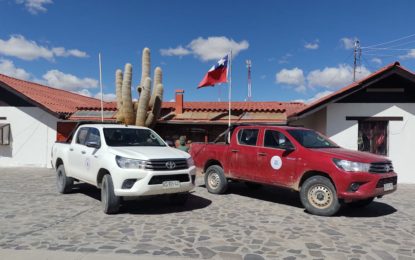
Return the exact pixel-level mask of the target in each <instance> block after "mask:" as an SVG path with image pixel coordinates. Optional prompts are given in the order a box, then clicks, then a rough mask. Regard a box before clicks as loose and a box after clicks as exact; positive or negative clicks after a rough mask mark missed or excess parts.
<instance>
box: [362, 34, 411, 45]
mask: <svg viewBox="0 0 415 260" xmlns="http://www.w3.org/2000/svg"><path fill="white" fill-rule="evenodd" d="M413 36H415V34H411V35H408V36H405V37H401V38H399V39H396V40H392V41H388V42H384V43H378V44H374V45H370V46H366V47H362V49H367V48H372V47H377V46H382V45H386V44H389V43H393V42H397V41H400V40H404V39H408V38H411V37H413Z"/></svg>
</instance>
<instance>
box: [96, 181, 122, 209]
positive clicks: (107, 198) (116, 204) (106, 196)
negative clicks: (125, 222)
mask: <svg viewBox="0 0 415 260" xmlns="http://www.w3.org/2000/svg"><path fill="white" fill-rule="evenodd" d="M120 201H121V198H120V197H118V196H116V195H115V194H114V184H113V183H112V178H111V175H109V174H107V175H105V176H104V178H103V179H102V187H101V205H102V210H103V211H104V213H106V214H115V213H117V212H118V210H119V208H120Z"/></svg>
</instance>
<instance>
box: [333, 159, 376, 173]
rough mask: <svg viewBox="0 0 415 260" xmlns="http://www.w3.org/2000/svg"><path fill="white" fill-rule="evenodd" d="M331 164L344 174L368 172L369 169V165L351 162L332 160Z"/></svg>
mask: <svg viewBox="0 0 415 260" xmlns="http://www.w3.org/2000/svg"><path fill="white" fill-rule="evenodd" d="M333 163H334V164H335V165H336V166H337V167H338V168H340V169H342V170H344V171H346V172H369V168H370V163H361V162H352V161H347V160H340V159H333Z"/></svg>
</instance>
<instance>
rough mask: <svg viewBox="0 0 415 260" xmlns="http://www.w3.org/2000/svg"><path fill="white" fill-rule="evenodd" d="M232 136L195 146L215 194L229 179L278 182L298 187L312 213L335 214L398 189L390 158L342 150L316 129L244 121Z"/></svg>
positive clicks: (194, 153) (233, 129)
mask: <svg viewBox="0 0 415 260" xmlns="http://www.w3.org/2000/svg"><path fill="white" fill-rule="evenodd" d="M227 134H229V135H230V143H229V144H228V142H227V141H225V142H223V143H222V144H220V143H214V144H211V143H209V144H206V143H194V144H192V148H191V155H192V157H193V160H194V162H195V165H196V167H198V168H200V169H201V170H202V172H203V173H204V178H205V184H206V188H207V189H208V191H209V192H211V193H215V194H221V193H224V192H225V191H226V189H227V188H228V180H233V181H245V182H246V183H247V186H251V187H255V186H260V184H267V185H275V186H279V187H284V188H289V189H292V190H295V191H299V195H300V199H301V202H302V204H303V206H304V207H305V208H306V210H307V211H308V212H310V213H312V214H316V215H322V216H331V215H334V214H335V213H336V212H337V211H338V210H339V209H340V207H341V205H342V204H348V205H350V206H355V207H360V206H366V205H368V204H369V203H371V202H372V201H373V199H374V198H375V197H379V198H380V197H382V196H383V195H385V194H388V193H392V192H394V191H395V190H396V189H397V174H396V173H395V172H394V170H393V166H392V162H391V161H390V160H388V159H387V158H385V157H382V156H379V155H375V154H371V153H366V152H358V151H353V150H347V149H344V148H341V147H339V146H338V145H336V144H335V143H334V142H333V141H331V140H329V139H328V138H327V137H325V136H323V135H321V134H320V133H318V132H316V131H314V130H311V129H306V128H302V127H290V126H267V125H249V126H248V125H246V126H242V125H240V126H236V127H231V128H230V131H228V133H227ZM227 138H228V137H226V136H225V137H224V140H226V139H227Z"/></svg>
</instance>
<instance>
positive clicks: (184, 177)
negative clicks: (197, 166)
mask: <svg viewBox="0 0 415 260" xmlns="http://www.w3.org/2000/svg"><path fill="white" fill-rule="evenodd" d="M164 181H180V182H189V181H190V179H189V174H173V175H156V176H153V177H152V178H151V179H150V181H149V182H148V185H156V184H162V183H163V182H164Z"/></svg>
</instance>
